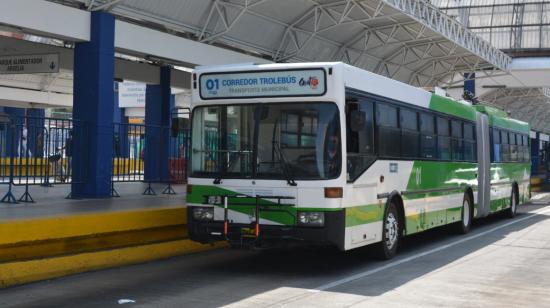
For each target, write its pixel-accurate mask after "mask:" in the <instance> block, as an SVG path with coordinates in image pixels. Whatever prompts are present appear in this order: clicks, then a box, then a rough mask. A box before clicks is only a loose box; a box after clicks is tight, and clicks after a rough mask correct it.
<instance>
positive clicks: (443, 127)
mask: <svg viewBox="0 0 550 308" xmlns="http://www.w3.org/2000/svg"><path fill="white" fill-rule="evenodd" d="M437 158H439V159H441V160H450V159H451V137H450V134H449V120H447V119H446V118H442V117H437Z"/></svg>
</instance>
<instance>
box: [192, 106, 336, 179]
mask: <svg viewBox="0 0 550 308" xmlns="http://www.w3.org/2000/svg"><path fill="white" fill-rule="evenodd" d="M192 125H193V126H192V134H193V137H192V156H191V164H192V166H191V176H193V177H212V178H216V179H217V178H219V179H223V178H258V179H282V180H287V181H289V183H290V182H293V180H323V179H332V178H336V177H338V176H339V175H340V171H341V165H342V163H341V162H342V159H341V148H342V146H341V137H340V136H341V134H340V121H339V114H338V108H337V106H336V105H335V104H333V103H269V104H265V103H263V104H247V105H218V106H200V107H197V108H195V110H194V111H193V124H192Z"/></svg>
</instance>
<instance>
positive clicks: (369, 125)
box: [346, 100, 375, 181]
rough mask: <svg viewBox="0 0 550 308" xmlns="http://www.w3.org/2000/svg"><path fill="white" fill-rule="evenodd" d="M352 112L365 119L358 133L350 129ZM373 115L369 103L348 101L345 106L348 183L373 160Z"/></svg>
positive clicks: (371, 104)
mask: <svg viewBox="0 0 550 308" xmlns="http://www.w3.org/2000/svg"><path fill="white" fill-rule="evenodd" d="M354 111H355V112H356V111H360V112H361V114H363V115H364V117H365V118H364V122H365V125H364V126H363V127H362V128H361V129H360V130H358V131H353V130H352V129H351V128H352V125H351V123H350V121H351V113H352V112H354ZM373 115H374V108H373V103H372V102H370V101H366V100H361V101H358V100H349V101H348V103H347V104H346V122H347V123H346V129H347V134H346V135H347V140H346V141H347V142H346V144H347V148H346V150H347V153H348V154H347V170H348V181H354V180H355V179H356V178H357V177H359V176H360V175H361V174H362V173H363V172H364V171H365V170H366V169H367V168H368V167H369V166H370V165H371V164H372V163H373V162H374V160H375V151H374V123H373V122H374V116H373Z"/></svg>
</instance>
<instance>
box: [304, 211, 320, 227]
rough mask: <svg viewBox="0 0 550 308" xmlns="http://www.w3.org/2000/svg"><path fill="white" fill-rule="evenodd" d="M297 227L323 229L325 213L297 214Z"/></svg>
mask: <svg viewBox="0 0 550 308" xmlns="http://www.w3.org/2000/svg"><path fill="white" fill-rule="evenodd" d="M298 225H300V226H307V227H323V226H324V225H325V213H324V212H298Z"/></svg>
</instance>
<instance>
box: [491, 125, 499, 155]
mask: <svg viewBox="0 0 550 308" xmlns="http://www.w3.org/2000/svg"><path fill="white" fill-rule="evenodd" d="M492 161H493V162H495V163H498V162H500V131H499V130H498V129H496V128H493V157H492Z"/></svg>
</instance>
